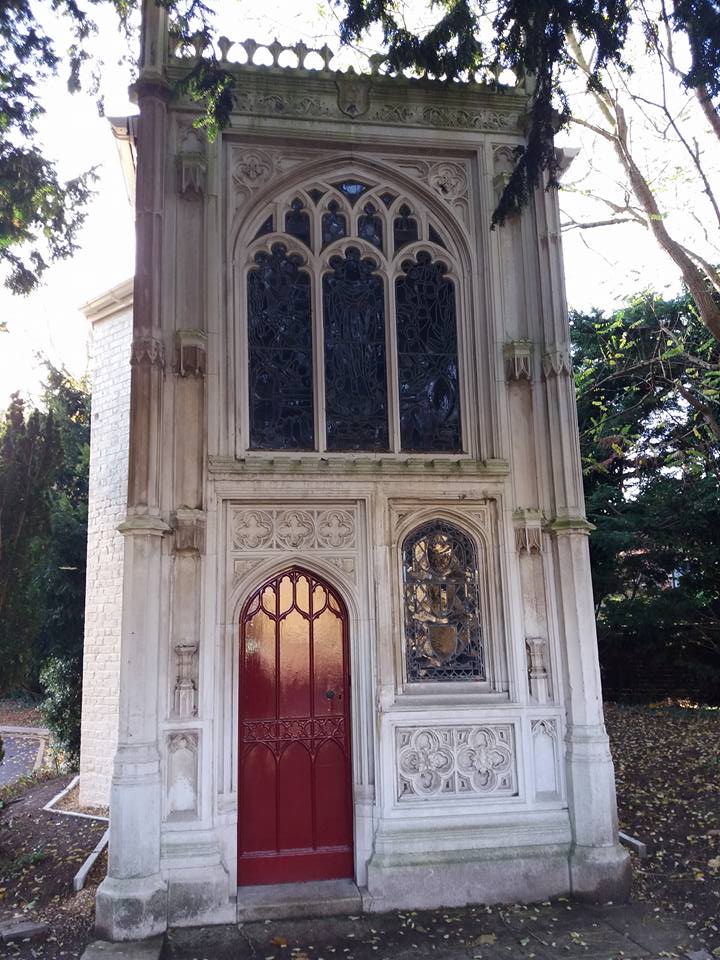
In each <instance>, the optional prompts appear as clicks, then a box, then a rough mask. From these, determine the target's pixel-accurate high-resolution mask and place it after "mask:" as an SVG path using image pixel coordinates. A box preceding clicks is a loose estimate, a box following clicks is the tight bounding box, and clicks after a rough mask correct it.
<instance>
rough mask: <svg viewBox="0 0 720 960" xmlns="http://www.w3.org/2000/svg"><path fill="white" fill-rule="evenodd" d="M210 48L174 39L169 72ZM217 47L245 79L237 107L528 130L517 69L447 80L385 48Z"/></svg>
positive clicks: (181, 70) (517, 132)
mask: <svg viewBox="0 0 720 960" xmlns="http://www.w3.org/2000/svg"><path fill="white" fill-rule="evenodd" d="M209 52H210V48H209V47H208V46H207V43H206V41H204V40H203V39H202V38H197V39H196V40H195V41H193V42H192V43H190V44H185V45H182V44H180V45H178V44H177V42H174V43H173V44H171V47H170V50H169V53H168V62H167V70H168V74H169V77H170V78H172V79H176V80H177V79H180V78H181V77H182V76H184V75H186V74H187V72H188V70H189V69H191V68H192V67H193V66H194V65H195V64H196V63H197V62H198V59H199V58H202V57H204V56H207V55H208V53H209ZM215 53H216V55H217V59H218V63H219V65H220V67H221V68H222V69H223V70H226V71H228V72H229V73H230V74H231V75H237V77H238V79H239V81H240V82H238V84H237V86H236V89H235V91H234V92H235V103H234V105H233V113H234V114H240V115H248V116H254V117H270V118H273V119H276V120H277V119H283V118H288V119H292V120H296V119H303V120H318V119H320V120H326V121H343V122H355V121H357V120H360V119H362V121H363V122H365V123H378V124H382V125H385V126H386V125H398V126H411V127H421V128H424V129H427V128H434V129H448V130H453V129H459V130H473V131H478V132H497V131H503V132H507V133H509V134H510V135H511V138H512V136H513V135H514V136H516V137H518V138H520V137H522V136H523V117H524V115H525V112H526V107H527V92H526V88H525V85H524V83H522V82H517V81H516V80H515V79H514V78H513V77H512V76H510V77H509V79H510V80H511V83H510V84H498V83H497V78H496V77H495V76H494V75H493V73H492V72H491V71H490V70H485V71H483V72H482V73H478V74H476V75H474V76H472V77H468V78H467V80H465V81H459V82H453V83H447V82H446V81H445V80H443V79H442V78H440V79H438V78H434V77H431V76H418V75H412V74H411V73H410V72H409V71H407V72H404V73H397V72H393V71H392V70H391V69H390V67H389V64H388V62H387V58H386V56H385V55H382V54H376V55H374V56H370V57H363V56H362V55H361V54H358V53H357V52H356V51H354V50H350V49H349V48H343V49H342V50H341V51H340V52H339V53H335V52H333V51H332V50H331V49H330V47H328V46H327V45H324V46H322V47H308V46H307V45H306V44H304V43H302V42H300V43H296V44H294V45H293V46H289V47H288V46H284V45H282V44H280V43H278V42H277V41H274V42H273V43H270V44H258V43H256V42H255V41H254V40H244V41H241V42H235V41H232V40H229V39H228V38H227V37H221V38H220V39H219V40H218V41H217V49H216V51H215ZM351 61H354V62H351ZM503 79H506V78H505V76H503ZM198 163H199V161H198ZM187 174H188V175H189V176H194V175H195V171H194V170H191V169H188V171H187ZM189 182H192V180H190V181H189Z"/></svg>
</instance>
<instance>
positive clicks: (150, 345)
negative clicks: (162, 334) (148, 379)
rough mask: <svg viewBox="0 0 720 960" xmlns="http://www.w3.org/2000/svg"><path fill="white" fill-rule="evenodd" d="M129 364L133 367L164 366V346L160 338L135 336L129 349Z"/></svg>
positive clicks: (161, 367)
mask: <svg viewBox="0 0 720 960" xmlns="http://www.w3.org/2000/svg"><path fill="white" fill-rule="evenodd" d="M130 365H131V366H133V367H160V369H163V368H164V366H165V347H164V346H163V342H162V340H155V339H154V337H136V338H135V339H134V340H133V342H132V347H131V350H130Z"/></svg>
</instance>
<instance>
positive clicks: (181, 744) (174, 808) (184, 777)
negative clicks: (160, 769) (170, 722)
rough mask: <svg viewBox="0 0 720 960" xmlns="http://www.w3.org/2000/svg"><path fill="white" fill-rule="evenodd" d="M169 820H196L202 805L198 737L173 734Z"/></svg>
mask: <svg viewBox="0 0 720 960" xmlns="http://www.w3.org/2000/svg"><path fill="white" fill-rule="evenodd" d="M167 810H168V819H171V820H172V819H176V820H190V819H195V818H196V817H197V816H198V812H199V802H198V735H197V733H194V732H187V731H183V732H182V733H173V734H170V735H169V736H168V738H167Z"/></svg>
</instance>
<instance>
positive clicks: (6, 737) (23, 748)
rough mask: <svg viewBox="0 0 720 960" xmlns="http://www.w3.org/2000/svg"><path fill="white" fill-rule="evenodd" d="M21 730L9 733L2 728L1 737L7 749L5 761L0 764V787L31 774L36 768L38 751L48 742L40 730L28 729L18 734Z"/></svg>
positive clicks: (0, 730)
mask: <svg viewBox="0 0 720 960" xmlns="http://www.w3.org/2000/svg"><path fill="white" fill-rule="evenodd" d="M20 729H21V728H19V727H17V728H13V730H12V731H11V732H10V731H7V728H2V727H0V737H2V742H3V747H4V748H5V760H4V762H3V763H0V787H4V786H5V784H7V783H11V782H12V781H13V780H16V779H17V778H18V777H21V776H23V775H24V774H26V773H31V772H32V770H33V769H34V767H35V761H36V759H37V755H38V750H39V749H40V746H41V744H44V743H45V742H46V738H45V737H44V736H43V735H42V732H40V734H39V733H38V730H36V729H33V728H32V727H27V728H25V729H23V730H22V732H18V731H19V730H20Z"/></svg>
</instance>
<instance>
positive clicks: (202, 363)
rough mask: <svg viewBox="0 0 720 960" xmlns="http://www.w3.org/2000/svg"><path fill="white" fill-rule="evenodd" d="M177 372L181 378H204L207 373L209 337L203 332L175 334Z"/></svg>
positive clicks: (189, 331)
mask: <svg viewBox="0 0 720 960" xmlns="http://www.w3.org/2000/svg"><path fill="white" fill-rule="evenodd" d="M175 372H176V373H177V375H178V376H180V377H204V376H205V374H206V372H207V337H206V335H205V333H204V332H203V331H202V330H178V331H177V333H176V334H175Z"/></svg>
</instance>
